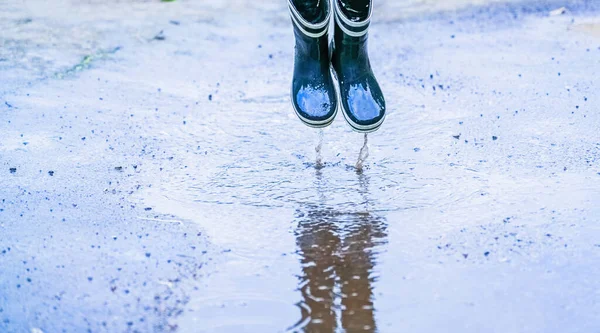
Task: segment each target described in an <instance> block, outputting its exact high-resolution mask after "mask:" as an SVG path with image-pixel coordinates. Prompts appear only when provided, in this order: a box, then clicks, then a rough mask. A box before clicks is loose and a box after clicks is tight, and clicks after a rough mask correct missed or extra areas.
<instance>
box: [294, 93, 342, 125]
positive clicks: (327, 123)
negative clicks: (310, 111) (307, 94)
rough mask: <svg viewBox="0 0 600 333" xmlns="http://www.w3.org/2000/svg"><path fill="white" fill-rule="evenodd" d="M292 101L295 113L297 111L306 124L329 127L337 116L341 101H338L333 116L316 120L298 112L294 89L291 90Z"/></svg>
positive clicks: (297, 114)
mask: <svg viewBox="0 0 600 333" xmlns="http://www.w3.org/2000/svg"><path fill="white" fill-rule="evenodd" d="M336 97H337V95H336ZM290 101H291V102H292V108H293V109H294V113H296V116H298V118H300V120H301V121H302V122H303V123H304V125H306V126H308V127H312V128H324V127H327V126H329V125H331V123H333V121H334V120H335V117H336V116H337V113H338V106H339V101H337V102H336V105H335V111H334V112H333V114H332V115H331V117H329V118H327V119H325V120H318V121H314V120H310V119H307V118H304V117H302V115H300V112H298V110H297V109H296V103H294V93H293V91H290Z"/></svg>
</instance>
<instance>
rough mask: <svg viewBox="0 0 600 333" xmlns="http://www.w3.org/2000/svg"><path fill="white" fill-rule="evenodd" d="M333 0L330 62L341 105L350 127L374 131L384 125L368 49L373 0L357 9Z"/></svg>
mask: <svg viewBox="0 0 600 333" xmlns="http://www.w3.org/2000/svg"><path fill="white" fill-rule="evenodd" d="M333 1H334V3H335V5H334V12H335V35H334V39H333V43H332V46H331V49H332V55H331V64H332V67H333V70H334V75H335V77H336V79H337V83H338V84H337V88H338V89H337V92H338V98H339V100H340V106H341V109H342V112H343V114H344V117H345V118H346V121H347V122H348V124H350V126H351V127H352V129H353V130H355V131H357V132H360V133H369V132H374V131H376V130H378V129H379V127H380V126H381V124H383V121H384V120H385V110H386V109H385V99H384V97H383V93H382V91H381V88H380V87H379V83H377V79H376V78H375V75H374V74H373V71H372V70H371V63H370V62H369V54H368V52H367V32H368V30H369V24H370V22H371V12H372V0H361V1H360V2H362V3H364V5H363V6H362V8H359V9H358V10H357V9H355V8H351V6H350V5H349V3H351V1H348V0H333ZM355 2H356V1H355Z"/></svg>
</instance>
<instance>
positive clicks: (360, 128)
mask: <svg viewBox="0 0 600 333" xmlns="http://www.w3.org/2000/svg"><path fill="white" fill-rule="evenodd" d="M334 1H335V0H334ZM331 72H332V77H333V80H334V81H335V82H334V86H335V93H336V95H337V100H338V109H341V110H342V114H343V115H344V119H346V122H347V123H348V125H350V127H351V128H352V130H353V131H354V132H357V133H373V132H375V131H377V130H378V129H379V128H380V127H381V125H382V124H383V121H384V120H385V117H386V116H387V113H386V114H384V115H383V117H381V119H380V120H379V121H378V122H376V123H375V124H373V125H360V124H357V123H355V122H354V121H352V119H350V117H349V116H348V114H347V112H346V109H345V108H344V103H343V102H342V93H341V91H340V87H339V81H338V79H337V73H336V72H335V69H333V67H331Z"/></svg>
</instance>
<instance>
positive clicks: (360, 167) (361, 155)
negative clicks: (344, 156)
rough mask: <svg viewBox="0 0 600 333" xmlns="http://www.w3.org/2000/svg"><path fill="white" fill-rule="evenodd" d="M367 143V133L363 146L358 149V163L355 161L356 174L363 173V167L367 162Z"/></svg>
mask: <svg viewBox="0 0 600 333" xmlns="http://www.w3.org/2000/svg"><path fill="white" fill-rule="evenodd" d="M368 143H369V138H368V135H367V133H365V143H364V144H363V146H362V148H361V149H360V153H359V154H358V161H356V166H355V167H356V171H357V172H362V171H363V167H364V163H365V161H366V160H367V158H368V157H369V146H368V145H367V144H368Z"/></svg>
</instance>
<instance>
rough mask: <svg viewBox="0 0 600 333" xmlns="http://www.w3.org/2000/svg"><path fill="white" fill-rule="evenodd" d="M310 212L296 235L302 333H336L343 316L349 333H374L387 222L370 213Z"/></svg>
mask: <svg viewBox="0 0 600 333" xmlns="http://www.w3.org/2000/svg"><path fill="white" fill-rule="evenodd" d="M309 209H310V210H309V212H308V213H307V215H306V216H305V217H304V218H302V220H301V221H300V223H299V226H298V230H297V235H296V237H297V244H298V247H299V251H300V255H301V257H302V259H301V263H302V272H303V275H302V277H301V282H300V290H301V293H302V298H303V301H302V302H301V305H300V309H301V311H302V320H301V323H305V326H304V327H303V330H304V331H305V332H335V331H336V328H337V323H338V318H340V319H341V324H342V327H343V329H344V331H346V332H355V331H361V332H375V331H376V330H377V327H376V322H375V314H374V308H373V282H374V278H373V276H372V273H373V270H374V267H375V262H376V260H375V255H376V254H375V253H374V252H373V249H374V248H375V247H377V246H379V245H382V244H384V243H385V238H386V233H385V223H384V222H383V221H382V220H381V219H380V218H378V217H375V216H372V215H371V214H369V213H340V212H336V211H334V210H331V209H323V208H319V207H309ZM336 298H337V299H338V300H339V301H338V302H336ZM340 298H341V299H340ZM340 303H341V307H340Z"/></svg>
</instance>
